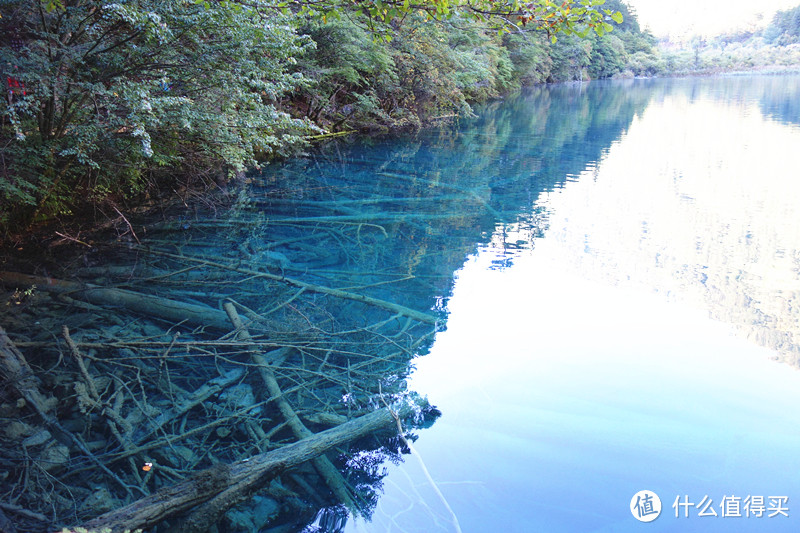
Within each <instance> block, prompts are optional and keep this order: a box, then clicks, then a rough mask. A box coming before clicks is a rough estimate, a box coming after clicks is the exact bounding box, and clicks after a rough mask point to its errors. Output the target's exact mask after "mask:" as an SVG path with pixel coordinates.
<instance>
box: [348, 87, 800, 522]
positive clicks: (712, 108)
mask: <svg viewBox="0 0 800 533" xmlns="http://www.w3.org/2000/svg"><path fill="white" fill-rule="evenodd" d="M797 146H800V129H798V128H797V127H791V126H787V125H783V124H779V123H777V122H775V121H772V120H769V119H766V118H764V117H763V116H762V115H761V113H760V111H759V109H758V105H757V103H756V102H752V101H749V100H747V99H742V100H736V99H733V100H719V99H713V98H710V97H708V98H688V97H686V96H685V95H684V94H683V93H681V92H680V91H674V92H672V93H668V94H667V95H666V96H665V97H664V98H662V99H661V100H660V101H657V102H654V103H653V104H651V105H650V107H648V109H647V110H646V111H645V112H644V113H643V114H642V115H641V116H639V117H637V118H636V119H634V122H633V123H632V125H631V127H630V128H629V130H628V132H627V133H626V134H625V135H624V136H623V137H622V138H621V139H620V140H619V141H617V142H615V143H614V144H613V145H612V146H611V147H610V148H609V149H608V150H607V151H606V152H605V153H604V156H603V158H602V160H601V161H599V162H597V163H596V167H594V168H590V169H589V170H587V171H586V172H584V173H583V174H581V175H580V176H579V178H578V179H577V180H568V181H567V182H566V183H565V184H564V186H563V187H562V188H559V189H556V190H554V191H552V192H550V193H545V194H542V195H541V196H540V197H539V198H538V199H537V200H536V201H535V203H534V204H533V205H532V206H531V207H532V209H538V210H539V212H540V216H544V217H546V221H547V230H546V231H545V233H544V236H543V237H535V236H532V235H528V234H527V233H526V230H525V224H524V223H522V224H519V225H511V226H505V227H503V228H502V231H500V230H499V231H498V232H497V233H496V235H495V236H494V238H493V240H492V242H491V243H490V244H489V245H488V246H486V247H484V248H483V249H482V250H481V251H480V252H479V253H478V254H477V255H475V256H473V257H471V258H470V259H469V260H468V262H467V263H466V264H465V266H464V267H463V268H462V269H461V270H460V271H459V272H458V273H457V278H456V283H455V288H454V291H453V296H452V298H451V299H450V300H449V303H448V309H449V311H450V316H449V319H448V325H447V330H446V331H445V332H443V333H441V334H439V335H438V337H437V340H436V342H435V344H434V346H433V348H432V349H431V352H430V354H429V355H427V356H426V357H424V358H422V359H420V360H419V361H418V362H417V368H418V370H417V371H416V373H415V374H414V375H413V377H412V380H411V382H410V388H411V389H414V390H417V391H420V392H422V393H427V394H429V395H430V397H431V398H432V399H433V400H435V403H437V405H438V406H439V407H440V408H441V410H442V412H443V413H444V416H443V417H442V418H441V419H440V420H439V421H438V422H437V423H436V424H435V425H434V426H433V427H432V428H431V429H429V430H426V431H425V432H424V433H423V434H422V435H421V438H420V439H419V441H418V442H417V444H416V448H417V449H418V451H419V453H420V457H421V458H422V460H423V461H424V464H425V465H427V468H428V470H429V471H430V473H431V475H432V476H433V478H434V479H435V480H436V481H437V484H438V486H439V488H440V489H441V492H442V494H443V495H444V497H445V498H446V500H447V502H448V504H449V506H450V507H452V509H453V510H454V512H455V514H456V516H457V517H458V522H459V524H460V527H461V530H463V531H465V532H469V531H475V532H483V531H493V530H497V529H502V530H504V531H507V532H516V531H519V532H523V531H524V532H529V531H548V532H559V531H570V532H572V531H598V532H611V531H639V530H644V529H645V528H646V529H648V530H650V531H678V530H679V531H703V532H707V531H797V530H798V529H799V528H800V507H797V508H796V509H795V507H794V506H795V505H800V503H798V502H800V499H797V500H795V498H800V480H799V479H798V478H797V474H796V473H797V472H798V469H800V456H798V454H797V450H798V449H800V432H798V430H797V428H798V427H800V413H798V410H797V409H796V406H797V405H799V404H800V374H798V372H797V371H795V370H794V369H792V368H791V367H789V366H787V365H783V364H778V363H776V362H775V361H774V359H775V358H776V356H777V355H778V354H781V355H782V356H783V357H785V358H786V359H787V360H788V361H789V362H794V361H795V359H794V357H795V355H796V353H797V348H796V346H797V344H798V343H797V342H796V341H797V338H796V335H797V332H798V330H799V326H800V320H798V313H799V312H800V311H799V310H800V305H798V304H797V303H796V302H797V294H798V291H800V281H799V280H800V278H799V277H798V265H799V264H800V263H799V261H800V214H798V211H797V209H796V200H797V198H800V182H798V181H797V180H796V178H795V171H796V169H797V168H800V151H798V150H797V149H796V147H797ZM508 242H513V243H515V244H519V243H527V244H525V245H523V246H516V247H515V248H514V249H513V250H509V249H507V248H506V247H504V246H503V243H508ZM520 248H521V249H520ZM510 258H511V259H512V260H511V261H509V259H510ZM498 264H503V265H505V266H506V267H505V268H501V269H498V268H493V267H496V266H497V265H498ZM748 339H749V340H748ZM752 341H756V342H752ZM386 485H387V490H386V495H385V496H384V498H383V499H382V500H381V501H380V503H379V504H378V509H377V510H376V513H375V518H374V521H373V522H372V523H369V524H365V523H363V522H356V523H352V524H350V525H349V526H348V531H404V532H416V531H420V532H421V531H426V532H427V531H454V530H455V526H454V523H453V520H452V518H451V517H450V516H449V513H448V511H447V508H446V507H445V505H444V504H443V503H442V502H441V501H440V500H439V499H438V498H437V496H436V495H435V493H434V492H433V491H432V490H431V488H430V487H429V486H428V484H427V482H426V480H425V478H424V476H423V475H421V466H420V464H419V463H418V462H417V461H416V459H415V458H408V459H407V461H406V463H405V464H403V465H401V467H399V469H392V473H391V474H390V475H389V477H388V479H387V484H386ZM642 489H649V490H653V491H655V492H656V493H658V494H659V495H660V497H661V499H662V502H663V504H664V510H663V512H662V516H661V517H659V518H658V519H657V520H656V521H655V522H652V523H650V524H640V523H638V522H636V520H634V519H633V517H632V516H631V514H630V511H629V509H628V504H629V501H630V498H631V496H633V494H635V493H636V492H637V491H639V490H642ZM684 495H687V496H688V497H689V499H690V500H691V501H694V502H696V503H697V502H699V501H700V500H701V499H702V498H703V497H704V496H708V497H709V498H711V499H712V500H713V506H714V508H715V510H716V512H717V514H719V513H720V512H721V510H720V507H719V505H720V502H721V499H722V497H723V496H730V495H736V496H740V497H742V498H744V497H745V496H748V495H763V496H765V497H768V496H777V495H781V496H788V497H789V508H790V512H789V515H790V516H789V518H785V517H780V516H778V517H773V518H767V517H766V516H765V517H762V518H755V517H751V518H745V517H741V518H735V517H728V518H723V517H719V516H718V517H698V516H697V515H696V511H695V510H692V514H691V515H690V517H689V518H675V516H674V511H673V509H672V508H671V505H672V503H673V501H674V499H675V498H676V497H677V496H681V497H683V496H684Z"/></svg>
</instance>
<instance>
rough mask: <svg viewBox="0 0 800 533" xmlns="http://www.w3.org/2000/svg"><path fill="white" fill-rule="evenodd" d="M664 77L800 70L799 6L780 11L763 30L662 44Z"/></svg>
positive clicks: (736, 32)
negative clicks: (668, 75)
mask: <svg viewBox="0 0 800 533" xmlns="http://www.w3.org/2000/svg"><path fill="white" fill-rule="evenodd" d="M659 55H660V57H661V64H662V72H663V73H664V74H695V73H700V74H706V73H715V72H730V71H737V70H764V69H774V68H778V69H786V68H791V69H793V70H796V69H800V6H797V7H794V8H792V9H787V10H784V11H778V12H777V13H776V14H775V16H774V17H773V18H772V20H771V21H770V23H769V24H768V25H767V26H766V27H765V28H762V29H750V30H741V31H735V32H728V33H724V34H722V35H719V36H717V37H714V38H709V39H702V38H699V37H697V38H694V39H692V40H691V41H690V42H689V43H686V44H684V45H682V46H675V45H673V44H671V43H668V42H663V43H660V53H659Z"/></svg>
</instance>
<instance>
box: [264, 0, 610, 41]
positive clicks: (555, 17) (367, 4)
mask: <svg viewBox="0 0 800 533" xmlns="http://www.w3.org/2000/svg"><path fill="white" fill-rule="evenodd" d="M611 1H612V2H613V1H614V0H611ZM605 3H606V0H565V1H563V2H554V1H552V0H531V1H528V2H520V1H519V0H425V1H414V2H411V1H409V0H294V1H285V2H278V3H277V5H279V6H282V7H284V8H285V9H287V10H288V9H290V8H291V9H294V10H295V11H297V10H299V11H300V12H301V13H303V14H307V15H310V16H312V17H315V18H319V19H322V20H323V22H327V20H328V19H329V18H339V17H341V16H343V14H344V15H352V16H354V17H356V18H360V19H362V20H365V21H366V22H367V23H368V24H369V27H370V29H371V30H372V31H373V32H380V33H382V34H383V36H384V37H385V38H390V39H391V38H394V31H395V30H396V28H397V26H398V25H399V23H400V22H404V21H405V20H406V19H407V18H408V17H409V16H411V15H416V16H418V17H419V16H422V17H423V18H424V19H425V20H429V21H430V20H438V21H444V20H451V19H453V18H454V17H458V18H461V19H465V20H469V21H472V22H479V23H490V24H492V25H493V26H494V27H495V28H496V29H497V30H499V31H501V32H505V31H511V30H512V29H517V28H518V26H524V27H526V28H527V27H530V28H532V29H535V30H541V31H543V32H546V33H547V34H548V35H549V36H552V37H553V38H555V36H556V34H558V33H563V34H565V35H579V36H582V37H586V36H587V35H589V34H590V33H592V32H594V33H596V34H597V35H603V34H605V33H607V32H609V31H611V30H612V29H613V24H612V22H616V23H620V22H622V17H623V16H622V14H621V13H620V12H619V11H615V10H614V9H608V8H605V7H603V6H604V4H605Z"/></svg>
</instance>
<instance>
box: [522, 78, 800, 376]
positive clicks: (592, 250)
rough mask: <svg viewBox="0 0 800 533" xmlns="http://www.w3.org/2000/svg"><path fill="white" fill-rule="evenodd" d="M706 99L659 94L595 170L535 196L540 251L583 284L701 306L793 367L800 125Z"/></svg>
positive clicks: (798, 310) (798, 314)
mask: <svg viewBox="0 0 800 533" xmlns="http://www.w3.org/2000/svg"><path fill="white" fill-rule="evenodd" d="M775 80H779V81H781V82H783V84H788V81H789V80H786V79H784V78H775V79H771V80H768V81H769V82H771V83H775ZM722 81H726V80H722ZM736 81H738V82H740V83H741V82H742V81H743V80H736ZM753 85H755V86H756V87H758V84H757V83H754V84H753ZM701 86H702V84H701ZM791 86H794V87H797V85H796V84H793V85H791ZM701 94H702V93H701ZM715 96H716V95H715V94H714V93H711V95H708V96H700V97H698V96H691V95H689V94H687V92H684V91H673V92H671V93H668V94H666V95H665V96H664V97H663V98H662V99H661V100H660V101H658V102H654V103H653V104H652V105H650V106H649V107H648V108H647V110H646V111H645V113H644V114H643V115H642V116H641V117H637V118H636V119H634V121H633V123H632V124H631V127H630V129H629V132H628V134H627V135H626V136H625V137H624V138H623V139H622V140H620V141H618V142H615V143H614V144H613V145H612V146H611V147H610V148H609V150H608V152H607V153H606V155H605V157H604V158H603V161H602V163H601V164H600V165H599V169H597V170H592V171H588V170H587V171H586V172H584V174H583V176H582V178H581V179H580V180H578V181H577V182H576V183H572V184H570V185H569V186H568V187H565V188H564V189H561V190H557V191H554V192H552V193H548V194H544V195H542V196H541V197H540V198H539V200H538V202H537V204H538V205H540V206H543V207H546V208H547V211H548V212H549V213H550V216H549V224H550V232H549V233H548V236H547V237H548V238H547V239H545V240H544V241H543V242H542V244H541V245H542V246H546V247H548V249H550V250H552V252H553V253H554V254H557V255H559V256H560V257H559V259H560V260H561V261H563V262H564V263H565V264H570V265H572V267H574V268H575V269H577V270H580V271H581V272H586V273H589V275H590V276H591V277H592V278H594V279H605V280H606V281H609V282H612V283H615V284H620V283H621V284H637V285H640V286H643V287H645V288H652V289H656V290H658V291H660V292H663V293H665V294H667V295H670V296H673V297H675V298H676V299H679V300H682V301H685V302H691V303H694V304H696V305H697V306H699V307H700V308H703V309H708V311H709V312H710V314H711V316H713V317H714V318H717V319H719V320H722V321H724V322H727V323H730V324H733V325H735V326H736V327H737V328H739V329H740V330H741V331H742V333H743V335H744V336H746V337H747V338H750V339H752V340H754V341H755V342H757V343H759V344H761V345H763V346H767V347H769V348H771V349H773V350H775V351H776V352H778V353H779V354H780V355H781V357H783V358H784V359H785V360H786V361H788V362H789V363H791V364H795V365H796V364H798V359H800V306H799V305H798V302H799V301H800V210H798V209H797V199H798V198H800V181H798V180H797V179H796V178H797V174H796V171H797V169H798V168H800V152H799V151H798V150H797V146H800V127H798V126H788V125H786V124H782V123H779V122H776V121H773V120H770V119H769V118H768V117H764V116H763V115H762V114H761V112H760V110H759V108H760V107H763V106H759V105H757V104H758V102H754V101H752V100H748V99H744V98H732V99H728V98H721V99H720V98H716V97H715ZM740 96H741V95H740ZM762 103H763V100H762Z"/></svg>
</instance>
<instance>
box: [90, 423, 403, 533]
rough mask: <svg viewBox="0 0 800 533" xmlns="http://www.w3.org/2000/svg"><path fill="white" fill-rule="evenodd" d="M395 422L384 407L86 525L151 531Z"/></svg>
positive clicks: (221, 467) (197, 477) (213, 470)
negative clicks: (175, 518)
mask: <svg viewBox="0 0 800 533" xmlns="http://www.w3.org/2000/svg"><path fill="white" fill-rule="evenodd" d="M395 424H396V422H395V418H394V416H393V415H392V412H391V411H390V410H389V409H387V408H383V409H379V410H377V411H373V412H372V413H369V414H367V415H364V416H361V417H359V418H355V419H353V420H351V421H349V422H346V423H345V424H342V425H341V426H338V427H335V428H331V429H328V430H325V431H322V432H320V433H316V434H314V435H312V436H310V437H308V438H306V439H303V440H301V441H298V442H295V443H293V444H289V445H286V446H284V447H282V448H278V449H277V450H272V451H269V452H265V453H262V454H259V455H256V456H254V457H251V458H248V459H243V460H240V461H236V462H235V463H232V464H230V465H216V466H214V467H211V468H209V469H206V470H203V471H201V472H198V473H197V474H195V475H193V476H192V477H190V478H189V479H187V480H185V481H182V482H180V483H177V484H175V485H172V486H170V487H165V488H163V489H161V490H159V491H157V492H155V493H153V494H152V495H150V496H147V497H145V498H142V499H140V500H137V501H135V502H133V503H132V504H130V505H126V506H125V507H121V508H119V509H116V510H114V511H111V512H108V513H105V514H103V515H101V516H99V517H97V518H95V519H94V520H91V521H89V522H87V523H86V524H83V526H84V527H86V528H88V529H102V528H110V529H111V530H112V532H114V533H116V532H121V531H124V530H126V529H128V530H134V529H146V528H150V527H153V526H155V525H156V524H158V523H160V522H162V521H164V520H167V519H169V518H172V517H177V516H179V515H182V514H184V513H186V512H187V511H189V510H190V509H192V508H193V507H196V506H197V505H200V504H203V503H205V502H208V501H209V500H211V499H212V498H215V497H216V496H217V495H219V494H221V493H223V492H226V491H230V492H233V493H237V494H241V493H242V492H243V491H245V490H256V489H257V488H258V487H260V486H262V485H264V484H265V483H266V482H267V481H268V480H269V479H271V478H272V477H274V476H275V475H276V474H278V473H279V472H282V471H284V470H288V469H291V468H293V467H296V466H298V465H300V464H302V463H305V462H306V461H309V460H311V459H314V458H315V457H319V456H320V455H322V454H324V453H326V452H327V451H328V450H331V449H332V448H334V447H336V446H341V445H342V444H345V443H346V442H349V441H352V440H355V439H357V438H360V437H363V436H365V435H368V434H370V433H374V432H377V431H385V430H391V429H392V428H393V427H394V426H395Z"/></svg>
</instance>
